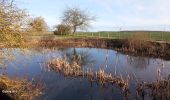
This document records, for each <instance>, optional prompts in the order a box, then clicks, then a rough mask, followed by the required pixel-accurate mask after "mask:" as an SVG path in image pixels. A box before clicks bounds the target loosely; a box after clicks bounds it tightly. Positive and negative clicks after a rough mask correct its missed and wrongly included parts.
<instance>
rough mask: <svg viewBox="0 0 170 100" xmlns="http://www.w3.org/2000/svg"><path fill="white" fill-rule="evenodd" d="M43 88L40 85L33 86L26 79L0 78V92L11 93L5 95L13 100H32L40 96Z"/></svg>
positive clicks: (2, 76)
mask: <svg viewBox="0 0 170 100" xmlns="http://www.w3.org/2000/svg"><path fill="white" fill-rule="evenodd" d="M42 89H43V86H42V85H40V84H36V85H33V84H32V82H29V81H27V80H26V79H22V80H21V79H17V78H16V79H11V78H9V77H7V76H4V75H1V76H0V90H2V92H3V91H12V93H9V92H8V93H7V95H8V96H9V97H11V98H13V99H15V100H34V99H35V97H37V96H39V95H41V94H42Z"/></svg>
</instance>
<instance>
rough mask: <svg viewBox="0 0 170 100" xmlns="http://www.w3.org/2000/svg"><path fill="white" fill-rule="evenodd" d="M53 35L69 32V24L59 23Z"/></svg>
mask: <svg viewBox="0 0 170 100" xmlns="http://www.w3.org/2000/svg"><path fill="white" fill-rule="evenodd" d="M54 34H55V35H66V34H71V27H70V26H69V25H64V24H59V25H57V27H56V30H55V31H54Z"/></svg>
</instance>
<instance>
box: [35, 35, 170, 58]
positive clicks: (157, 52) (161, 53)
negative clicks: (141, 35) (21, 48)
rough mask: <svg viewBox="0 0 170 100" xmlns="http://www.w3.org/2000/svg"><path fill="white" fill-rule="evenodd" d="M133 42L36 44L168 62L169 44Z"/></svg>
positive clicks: (99, 40)
mask: <svg viewBox="0 0 170 100" xmlns="http://www.w3.org/2000/svg"><path fill="white" fill-rule="evenodd" d="M133 43H135V41H133V42H132V41H129V40H127V39H102V38H88V39H87V38H74V39H71V38H69V39H58V40H40V41H39V42H37V43H36V45H37V46H40V47H54V46H57V47H89V48H107V49H114V50H116V51H119V52H122V53H125V54H131V55H134V56H147V57H154V58H162V59H165V60H170V43H160V42H150V41H147V42H146V41H145V42H144V43H142V44H135V45H132V44H133Z"/></svg>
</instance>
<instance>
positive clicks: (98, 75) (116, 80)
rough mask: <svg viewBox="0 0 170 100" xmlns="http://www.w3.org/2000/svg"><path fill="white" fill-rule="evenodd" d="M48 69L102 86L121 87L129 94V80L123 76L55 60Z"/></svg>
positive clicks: (75, 63) (58, 59) (49, 64)
mask: <svg viewBox="0 0 170 100" xmlns="http://www.w3.org/2000/svg"><path fill="white" fill-rule="evenodd" d="M48 67H49V68H50V69H52V70H55V71H57V72H60V73H63V74H64V75H65V76H66V77H81V78H86V79H88V80H89V82H90V83H91V84H92V83H100V84H101V85H102V86H106V85H109V84H111V85H113V84H115V85H117V86H119V87H120V88H121V89H122V91H123V93H125V94H126V95H128V94H129V89H128V88H129V83H128V82H129V81H128V79H123V78H122V77H121V76H114V77H113V76H112V75H111V74H108V73H106V72H105V71H104V70H99V71H97V72H93V71H92V70H90V69H89V70H82V69H81V66H80V65H79V64H78V63H77V62H73V63H72V64H70V63H69V62H67V61H66V60H65V59H64V60H63V59H60V58H57V59H54V60H52V61H50V62H48Z"/></svg>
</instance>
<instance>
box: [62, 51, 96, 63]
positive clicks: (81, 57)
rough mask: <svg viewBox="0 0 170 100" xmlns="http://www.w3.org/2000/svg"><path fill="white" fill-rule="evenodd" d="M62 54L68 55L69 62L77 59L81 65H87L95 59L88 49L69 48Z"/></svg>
mask: <svg viewBox="0 0 170 100" xmlns="http://www.w3.org/2000/svg"><path fill="white" fill-rule="evenodd" d="M62 51H63V53H62V56H63V58H64V57H66V59H67V60H68V61H69V62H74V61H76V62H77V63H79V64H80V65H81V66H87V65H89V64H92V63H94V60H93V59H92V57H91V55H90V53H89V52H88V51H87V50H86V51H84V50H76V49H75V48H67V49H65V50H62Z"/></svg>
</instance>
